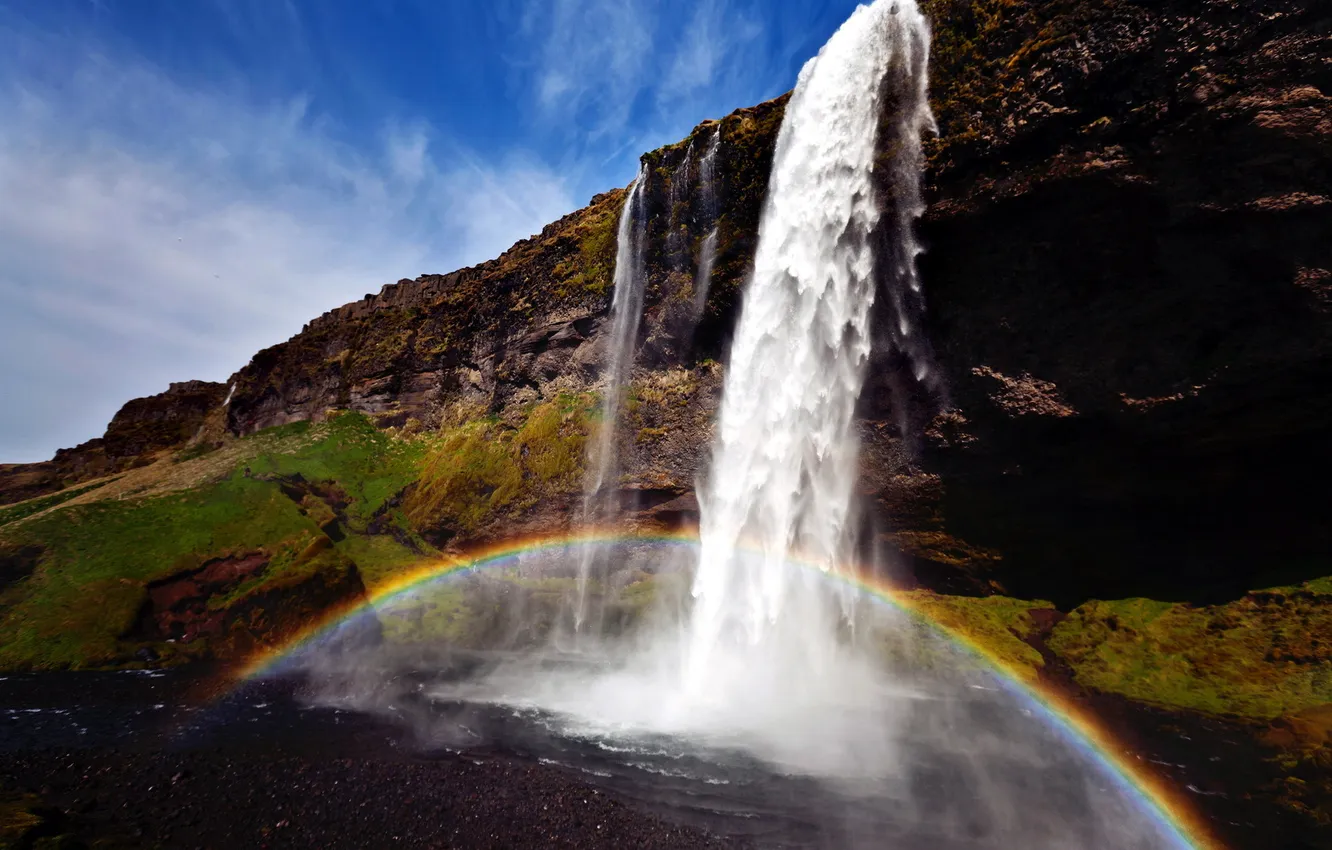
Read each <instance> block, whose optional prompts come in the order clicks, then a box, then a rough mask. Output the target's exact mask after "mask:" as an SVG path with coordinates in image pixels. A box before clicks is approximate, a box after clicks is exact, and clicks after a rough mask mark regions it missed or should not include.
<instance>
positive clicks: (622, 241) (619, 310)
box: [574, 166, 647, 631]
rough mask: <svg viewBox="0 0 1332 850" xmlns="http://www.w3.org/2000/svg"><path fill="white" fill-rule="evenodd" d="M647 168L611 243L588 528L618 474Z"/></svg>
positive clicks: (637, 311)
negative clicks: (610, 284) (608, 307)
mask: <svg viewBox="0 0 1332 850" xmlns="http://www.w3.org/2000/svg"><path fill="white" fill-rule="evenodd" d="M646 182H647V171H646V169H645V168H644V167H643V166H640V167H639V171H638V176H637V177H635V178H634V182H633V183H632V184H630V186H629V192H628V194H627V195H626V196H625V200H624V208H623V209H622V210H621V211H620V224H619V229H618V231H617V233H616V246H615V274H614V286H615V291H614V294H613V295H612V297H611V323H610V333H609V334H608V337H607V348H606V353H605V360H604V361H603V363H604V368H603V372H602V375H603V378H604V387H603V389H602V402H601V427H600V428H599V429H598V433H597V436H596V438H595V439H594V440H593V441H592V442H591V443H590V444H589V449H590V450H589V452H588V467H589V471H590V473H591V474H590V477H589V479H588V483H587V490H586V492H585V494H584V497H583V517H582V519H583V524H584V525H585V526H593V525H596V524H597V523H598V522H600V521H602V520H604V519H606V518H607V507H606V505H605V504H604V499H603V493H602V491H603V490H604V489H605V487H606V485H607V484H608V483H613V482H614V480H615V478H616V477H617V470H618V454H617V445H618V441H617V439H616V437H617V433H618V428H619V420H620V406H621V404H622V402H623V401H624V391H625V386H626V385H627V384H628V382H629V375H630V373H631V372H632V369H633V362H634V347H635V345H636V344H637V342H638V327H639V324H640V323H641V321H642V318H643V282H644V278H645V277H646V273H645V272H646V270H645V268H644V249H645V247H646V244H645V243H646V236H647V216H646V215H644V214H643V210H642V206H643V184H644V183H646ZM596 551H597V550H595V549H591V548H589V549H587V550H586V551H585V552H584V554H583V555H582V557H581V558H580V562H579V566H578V585H577V599H576V601H575V606H576V608H575V610H574V629H575V631H579V630H581V629H582V627H583V622H584V620H585V619H586V618H587V588H588V584H589V582H590V580H591V577H592V573H593V572H594V570H595V568H596V566H597V564H596Z"/></svg>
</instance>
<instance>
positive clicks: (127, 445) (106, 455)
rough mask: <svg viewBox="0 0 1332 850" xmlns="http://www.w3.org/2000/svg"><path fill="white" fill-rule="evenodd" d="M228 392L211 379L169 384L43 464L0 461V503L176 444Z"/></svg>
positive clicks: (115, 469)
mask: <svg viewBox="0 0 1332 850" xmlns="http://www.w3.org/2000/svg"><path fill="white" fill-rule="evenodd" d="M226 395H227V385H226V384H218V383H212V382H210V381H184V382H181V383H177V384H172V385H171V386H170V387H168V388H167V391H166V392H164V393H159V394H158V395H155V396H149V397H147V398H136V399H133V400H132V401H130V402H127V403H126V404H125V406H124V407H122V408H120V410H119V411H118V412H117V413H116V415H115V416H114V417H113V418H112V419H111V424H110V425H108V426H107V428H106V433H105V434H104V435H103V436H101V437H99V438H97V439H95V440H89V441H88V442H86V443H83V444H82V445H79V446H76V447H74V448H72V449H61V450H60V451H58V452H56V455H55V457H54V458H53V459H51V460H49V461H46V462H45V463H26V464H0V505H4V504H8V503H10V502H17V501H20V500H22V499H30V498H32V497H34V496H40V495H42V494H43V493H49V492H51V491H53V490H59V489H61V488H63V487H67V486H69V485H71V484H76V483H78V482H80V481H86V480H88V479H91V478H98V477H100V476H104V475H110V474H113V473H116V472H119V471H122V470H124V469H128V468H129V467H131V466H133V465H134V464H136V463H139V462H141V461H142V462H147V460H148V459H149V458H150V457H151V456H152V455H153V454H154V453H155V452H158V451H161V450H162V449H167V448H172V447H175V446H179V445H181V444H182V443H184V442H186V441H188V440H190V439H191V438H192V437H193V436H195V435H196V434H198V433H199V431H200V429H201V428H202V427H203V426H204V423H205V420H206V419H207V417H208V414H209V413H211V412H213V411H215V410H217V408H218V407H219V406H220V405H221V404H222V402H223V400H224V399H225V398H226Z"/></svg>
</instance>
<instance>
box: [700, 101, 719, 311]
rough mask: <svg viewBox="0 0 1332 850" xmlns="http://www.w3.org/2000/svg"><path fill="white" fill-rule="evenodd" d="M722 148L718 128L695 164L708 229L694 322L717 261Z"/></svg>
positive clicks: (701, 211) (702, 214) (702, 247)
mask: <svg viewBox="0 0 1332 850" xmlns="http://www.w3.org/2000/svg"><path fill="white" fill-rule="evenodd" d="M720 149H721V125H720V124H718V125H717V131H716V133H714V134H713V136H712V143H711V144H709V145H708V149H707V152H705V153H704V154H703V159H702V160H700V161H699V164H698V189H699V206H700V208H701V209H700V214H701V218H702V220H703V221H704V222H706V223H708V224H709V225H710V226H711V227H710V229H709V230H708V235H707V236H705V237H703V244H702V246H701V247H700V248H699V256H698V273H697V274H696V275H695V276H694V321H695V322H697V321H698V319H699V318H700V317H701V316H702V315H703V307H704V306H705V305H706V304H707V303H708V290H709V289H710V288H711V286H712V267H713V265H714V264H715V263H716V261H717V230H718V223H717V219H718V218H719V217H720V216H721V205H720V204H719V203H718V199H717V153H718V151H719V150H720Z"/></svg>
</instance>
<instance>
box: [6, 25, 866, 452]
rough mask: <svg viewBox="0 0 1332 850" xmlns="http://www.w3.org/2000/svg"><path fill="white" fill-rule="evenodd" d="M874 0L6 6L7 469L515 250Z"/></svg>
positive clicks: (778, 77) (791, 72)
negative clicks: (315, 321)
mask: <svg viewBox="0 0 1332 850" xmlns="http://www.w3.org/2000/svg"><path fill="white" fill-rule="evenodd" d="M854 6H855V2H854V0H822V2H819V1H818V0H811V2H799V0H791V2H774V0H671V2H666V0H660V2H651V0H21V2H15V0H0V364H3V369H0V398H3V400H4V403H3V405H0V462H15V461H32V460H41V459H45V458H48V457H50V456H51V454H52V453H53V452H54V450H55V449H56V448H59V447H64V446H72V445H74V444H76V443H78V442H81V441H83V440H85V439H88V438H90V437H93V436H97V435H99V434H100V433H101V432H102V430H103V428H104V427H105V425H106V423H107V422H108V421H109V420H110V418H111V416H112V414H113V413H114V412H115V411H116V409H117V408H118V407H119V406H120V405H121V404H122V403H123V402H124V401H126V400H128V399H129V398H132V397H136V396H142V395H148V394H152V393H156V392H161V391H162V390H164V389H166V386H167V384H168V383H169V382H171V381H180V380H187V379H190V378H202V379H207V380H225V379H226V378H227V376H228V375H230V374H231V373H233V372H234V371H235V370H237V369H239V368H240V367H241V366H242V365H244V364H245V362H246V361H247V360H248V359H249V357H250V356H251V355H252V354H253V353H254V352H255V351H257V350H258V349H260V348H262V347H265V346H268V345H272V344H274V343H277V342H280V341H282V340H284V339H286V338H288V337H289V336H291V335H292V334H294V333H296V332H297V331H299V330H300V328H301V325H302V324H303V323H304V322H306V321H308V320H309V319H310V318H312V317H314V316H316V315H318V314H319V313H321V312H323V311H325V310H327V309H330V308H332V307H335V306H337V305H339V304H343V303H345V302H347V301H351V300H354V299H356V298H359V297H361V296H362V295H364V294H365V293H367V292H373V291H378V289H379V287H380V286H381V285H382V284H384V283H388V282H391V281H395V280H398V279H399V278H403V277H415V276H417V275H418V274H422V273H426V272H444V271H449V270H452V269H454V268H457V267H460V266H463V265H469V264H472V263H476V262H480V261H482V260H485V259H488V258H490V257H493V256H495V255H497V254H498V253H499V252H500V251H502V250H503V249H504V248H506V247H508V246H509V245H510V244H512V243H513V242H514V241H516V240H518V239H521V238H524V237H526V236H528V235H530V234H532V233H535V232H537V231H539V230H540V228H541V227H542V226H543V225H544V224H546V223H547V222H549V221H552V220H554V219H555V218H558V217H559V216H561V215H563V214H564V213H567V212H569V211H571V210H574V209H577V208H578V207H580V206H582V205H584V204H585V203H586V202H587V200H588V199H589V198H590V197H591V196H592V195H593V194H595V193H597V192H600V191H604V190H606V189H608V188H610V187H613V186H622V185H625V184H627V183H628V182H629V181H630V180H631V179H632V177H633V174H634V171H635V169H636V162H637V158H638V156H639V154H640V153H642V152H643V151H645V150H650V149H652V148H654V147H657V146H659V145H662V144H665V143H668V142H672V141H675V140H677V139H679V138H681V137H683V136H684V135H685V134H686V133H687V132H688V131H689V129H690V128H692V127H693V126H694V125H695V124H697V123H698V122H699V121H701V120H703V119H705V118H716V117H720V116H721V115H724V114H725V113H727V112H729V111H731V110H732V109H735V108H737V107H741V106H747V105H750V104H753V103H756V102H758V101H761V100H764V99H767V98H769V97H773V96H776V95H778V94H780V93H781V92H783V91H785V90H787V89H788V88H790V87H791V86H792V85H793V84H794V81H795V77H796V74H797V72H798V71H799V68H800V66H801V65H802V64H803V63H804V61H805V60H806V59H807V58H809V57H810V56H812V55H814V54H815V53H816V52H817V50H818V48H819V46H820V45H821V44H822V43H823V42H824V41H826V40H827V38H828V36H829V35H831V34H832V32H833V31H834V30H835V29H836V28H837V26H838V25H840V23H841V22H842V21H843V20H845V18H846V17H847V16H848V15H849V14H850V12H851V10H852V9H853V8H854Z"/></svg>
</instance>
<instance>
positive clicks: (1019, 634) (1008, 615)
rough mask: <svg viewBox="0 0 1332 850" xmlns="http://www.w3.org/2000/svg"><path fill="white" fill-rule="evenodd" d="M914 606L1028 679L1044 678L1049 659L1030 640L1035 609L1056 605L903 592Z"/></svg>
mask: <svg viewBox="0 0 1332 850" xmlns="http://www.w3.org/2000/svg"><path fill="white" fill-rule="evenodd" d="M901 597H902V599H903V601H904V602H906V604H907V605H908V607H910V608H911V609H912V610H914V611H917V612H919V613H920V614H922V615H923V616H925V617H926V618H928V619H930V620H932V621H933V622H935V623H938V624H939V625H941V626H943V627H944V628H946V629H948V630H949V631H951V632H955V633H956V634H958V635H959V636H961V637H962V638H964V639H965V640H967V641H969V642H971V643H973V644H975V645H976V646H977V647H978V648H980V649H981V650H982V651H984V652H985V653H986V654H987V655H989V656H991V657H992V658H993V659H994V660H995V661H998V662H999V663H1000V664H1001V665H1002V666H1004V667H1005V668H1006V669H1007V670H1009V671H1010V672H1012V673H1014V674H1015V675H1017V676H1018V677H1019V678H1021V679H1023V680H1024V681H1027V682H1035V681H1037V680H1038V679H1039V678H1040V673H1041V670H1042V669H1043V668H1044V667H1045V661H1044V659H1043V658H1041V654H1040V652H1038V651H1037V650H1036V649H1035V648H1034V647H1032V646H1031V645H1030V644H1029V643H1027V642H1026V638H1029V637H1031V636H1032V635H1033V634H1035V632H1036V624H1035V623H1034V622H1033V621H1032V618H1031V613H1030V612H1031V611H1032V610H1033V609H1042V608H1044V609H1052V608H1054V606H1053V605H1052V604H1051V603H1049V602H1043V601H1036V602H1029V601H1026V600H1022V599H1010V598H1008V597H1005V596H987V597H969V596H941V595H939V594H937V593H931V592H929V591H923V590H922V591H911V592H907V593H903V594H901Z"/></svg>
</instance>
